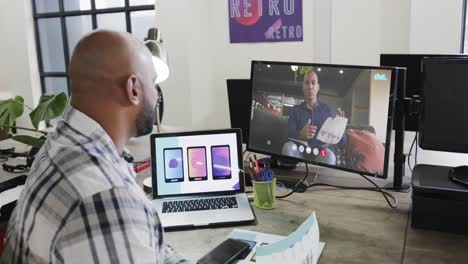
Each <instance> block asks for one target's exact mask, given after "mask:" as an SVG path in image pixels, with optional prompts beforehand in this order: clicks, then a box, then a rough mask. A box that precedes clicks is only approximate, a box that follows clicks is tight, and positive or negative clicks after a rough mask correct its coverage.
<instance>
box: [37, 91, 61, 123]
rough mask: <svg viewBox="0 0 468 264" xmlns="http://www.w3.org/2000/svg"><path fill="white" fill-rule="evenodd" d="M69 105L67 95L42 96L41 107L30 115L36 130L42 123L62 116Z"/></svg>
mask: <svg viewBox="0 0 468 264" xmlns="http://www.w3.org/2000/svg"><path fill="white" fill-rule="evenodd" d="M67 103H68V98H67V95H66V94H65V93H63V92H62V93H60V94H57V95H55V94H45V95H42V96H41V99H40V100H39V105H38V106H37V107H36V108H35V109H34V110H33V111H32V112H31V113H30V114H29V117H30V118H31V123H32V124H33V126H34V128H36V129H37V127H38V126H39V123H40V122H41V121H47V120H50V119H54V118H56V117H58V116H60V115H61V114H62V113H63V111H64V110H65V107H66V106H67Z"/></svg>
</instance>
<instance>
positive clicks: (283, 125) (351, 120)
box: [248, 61, 396, 178]
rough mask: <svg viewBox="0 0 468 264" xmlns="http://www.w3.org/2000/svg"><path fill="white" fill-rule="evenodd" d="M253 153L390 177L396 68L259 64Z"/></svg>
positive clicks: (254, 74) (252, 126)
mask: <svg viewBox="0 0 468 264" xmlns="http://www.w3.org/2000/svg"><path fill="white" fill-rule="evenodd" d="M251 80H252V101H253V104H252V118H251V121H250V135H249V142H248V148H249V150H253V151H255V152H260V153H265V154H268V155H275V156H279V157H288V158H292V159H295V160H298V161H306V162H308V163H314V164H318V165H322V166H325V167H331V168H336V169H340V170H346V171H351V172H357V173H362V174H366V175H371V176H377V177H381V178H386V177H387V168H388V153H389V144H390V131H391V129H392V122H391V121H392V116H393V113H391V112H390V111H389V109H393V108H392V107H390V105H391V104H392V103H393V102H394V100H393V99H392V98H391V96H392V95H393V94H394V88H395V83H396V82H395V80H396V70H395V69H394V68H391V67H363V66H349V65H325V64H304V63H285V62H266V61H253V62H252V68H251Z"/></svg>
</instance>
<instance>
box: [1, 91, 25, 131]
mask: <svg viewBox="0 0 468 264" xmlns="http://www.w3.org/2000/svg"><path fill="white" fill-rule="evenodd" d="M23 112H24V99H23V97H21V96H16V97H15V98H12V99H8V100H4V101H1V102H0V126H13V125H14V123H15V121H16V119H17V118H18V117H20V116H21V115H22V114H23Z"/></svg>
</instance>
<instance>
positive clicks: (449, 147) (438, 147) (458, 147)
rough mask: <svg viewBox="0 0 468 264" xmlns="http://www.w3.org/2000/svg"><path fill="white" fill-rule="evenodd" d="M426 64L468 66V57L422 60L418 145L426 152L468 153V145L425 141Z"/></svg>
mask: <svg viewBox="0 0 468 264" xmlns="http://www.w3.org/2000/svg"><path fill="white" fill-rule="evenodd" d="M426 64H468V57H466V58H461V57H457V58H454V57H437V58H434V57H433V58H424V59H423V60H422V85H421V86H422V87H421V106H420V108H419V118H418V127H419V130H418V133H419V136H418V144H419V146H420V147H421V148H423V149H426V150H435V151H448V152H457V153H468V144H467V145H462V144H459V143H457V144H434V143H428V142H427V141H424V131H423V124H424V120H423V119H424V117H425V107H424V96H425V94H424V86H425V83H426V82H427V80H426V74H425V71H424V69H425V65H426Z"/></svg>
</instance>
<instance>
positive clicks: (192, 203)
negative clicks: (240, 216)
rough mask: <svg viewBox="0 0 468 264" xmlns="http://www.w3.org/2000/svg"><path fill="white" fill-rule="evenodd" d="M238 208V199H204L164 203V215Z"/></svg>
mask: <svg viewBox="0 0 468 264" xmlns="http://www.w3.org/2000/svg"><path fill="white" fill-rule="evenodd" d="M229 208H237V200H236V197H218V198H203V199H194V200H181V201H171V202H163V209H162V212H163V213H178V212H190V211H203V210H221V209H229Z"/></svg>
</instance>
